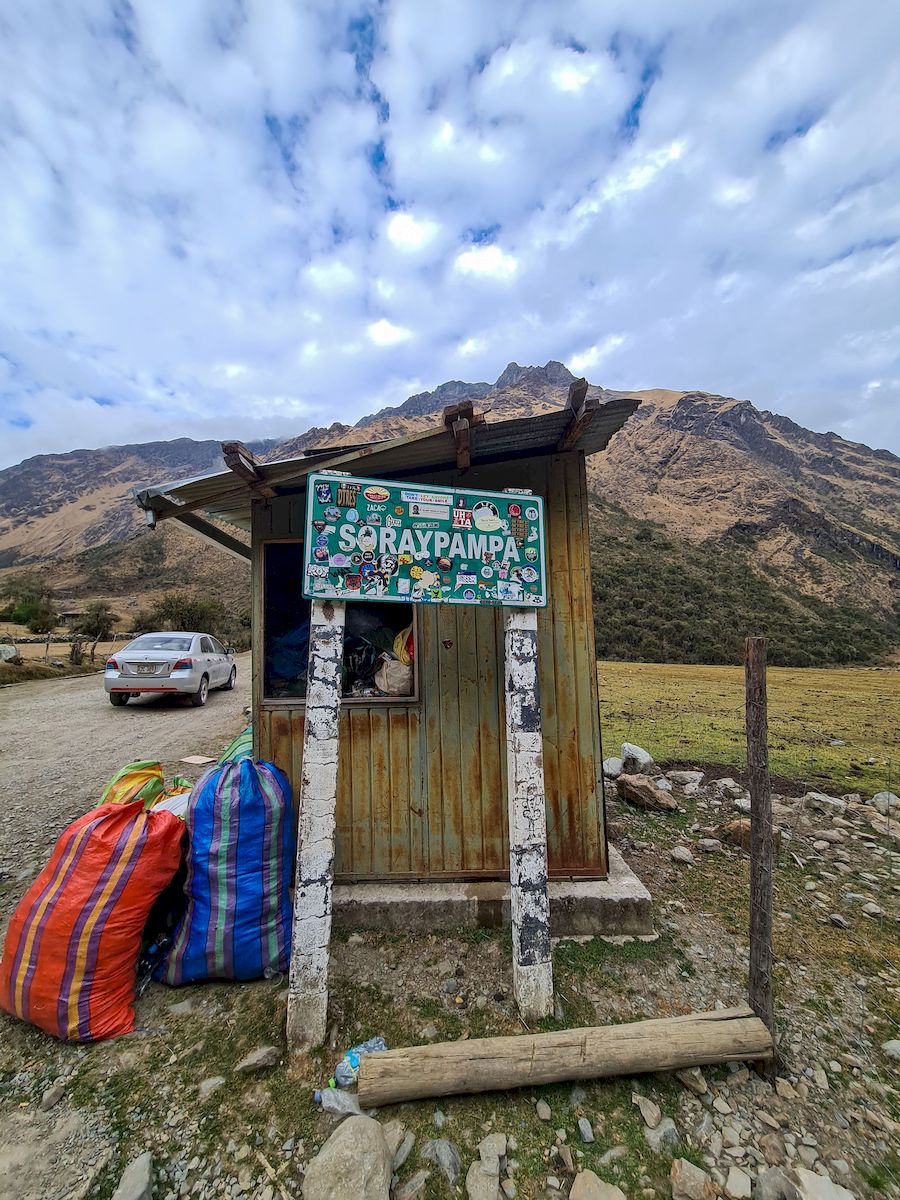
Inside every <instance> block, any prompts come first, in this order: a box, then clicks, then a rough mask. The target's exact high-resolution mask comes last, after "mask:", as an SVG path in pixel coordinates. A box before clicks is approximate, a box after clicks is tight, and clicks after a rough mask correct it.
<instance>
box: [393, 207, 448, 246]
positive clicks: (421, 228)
mask: <svg viewBox="0 0 900 1200" xmlns="http://www.w3.org/2000/svg"><path fill="white" fill-rule="evenodd" d="M438 228H439V226H438V224H437V222H436V221H429V220H428V218H427V217H422V218H418V219H417V218H416V217H414V216H413V215H412V213H407V212H398V213H394V215H393V216H392V217H391V218H390V219H389V220H388V223H387V235H388V237H389V238H390V240H391V242H393V244H394V245H395V246H396V247H397V248H398V249H400V250H420V249H421V248H422V247H423V246H427V245H428V243H429V242H430V241H431V240H432V239H433V238H434V236H435V234H436V233H437V231H438Z"/></svg>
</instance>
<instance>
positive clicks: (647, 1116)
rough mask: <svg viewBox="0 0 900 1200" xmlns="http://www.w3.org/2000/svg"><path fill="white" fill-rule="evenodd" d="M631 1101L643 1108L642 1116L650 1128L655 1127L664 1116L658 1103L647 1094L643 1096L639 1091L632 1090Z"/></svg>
mask: <svg viewBox="0 0 900 1200" xmlns="http://www.w3.org/2000/svg"><path fill="white" fill-rule="evenodd" d="M631 1103H632V1104H636V1105H637V1106H638V1108H639V1109H640V1110H641V1116H642V1117H643V1118H644V1124H645V1125H647V1126H649V1127H650V1129H655V1128H656V1127H657V1125H658V1124H659V1122H660V1119H661V1118H662V1111H661V1110H660V1107H659V1105H658V1104H654V1103H653V1101H652V1100H650V1099H648V1097H647V1096H642V1095H641V1094H640V1093H639V1092H632V1094H631Z"/></svg>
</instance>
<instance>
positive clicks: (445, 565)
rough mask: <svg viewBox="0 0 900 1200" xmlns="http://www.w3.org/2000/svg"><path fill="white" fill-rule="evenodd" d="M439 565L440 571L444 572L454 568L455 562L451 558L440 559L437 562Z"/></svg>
mask: <svg viewBox="0 0 900 1200" xmlns="http://www.w3.org/2000/svg"><path fill="white" fill-rule="evenodd" d="M437 565H438V566H439V567H440V569H441V570H442V571H449V570H450V568H451V567H452V566H453V560H452V559H450V558H439V559H438V561H437Z"/></svg>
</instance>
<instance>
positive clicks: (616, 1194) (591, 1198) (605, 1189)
mask: <svg viewBox="0 0 900 1200" xmlns="http://www.w3.org/2000/svg"><path fill="white" fill-rule="evenodd" d="M616 1148H617V1149H618V1147H616ZM569 1200H625V1193H624V1192H623V1191H622V1190H621V1188H617V1187H616V1186H615V1184H613V1183H607V1182H606V1180H605V1179H601V1178H600V1176H599V1175H595V1174H594V1172H593V1171H579V1172H578V1174H577V1175H576V1176H575V1179H574V1180H573V1182H572V1187H571V1189H570V1191H569Z"/></svg>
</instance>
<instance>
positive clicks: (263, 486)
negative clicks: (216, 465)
mask: <svg viewBox="0 0 900 1200" xmlns="http://www.w3.org/2000/svg"><path fill="white" fill-rule="evenodd" d="M222 457H223V458H224V459H225V466H226V467H227V468H228V470H229V471H232V472H233V473H234V474H235V475H237V477H238V479H242V480H243V481H244V483H246V484H247V486H248V487H249V488H251V489H252V490H253V491H254V492H256V494H257V495H258V496H265V497H266V498H267V499H269V500H271V499H272V497H273V496H275V495H277V493H276V491H275V489H274V488H273V487H270V486H269V484H268V483H266V481H265V479H264V478H263V477H262V475H261V474H260V470H259V463H258V461H257V458H256V455H255V454H254V453H253V451H252V450H248V449H247V447H246V446H245V445H244V443H243V442H223V443H222Z"/></svg>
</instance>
